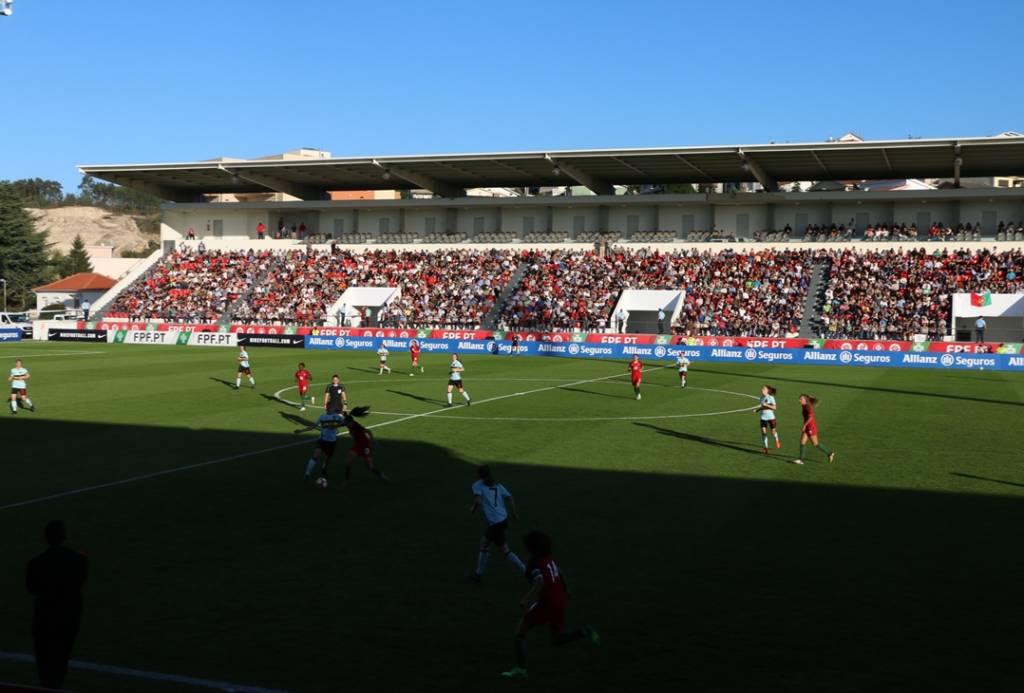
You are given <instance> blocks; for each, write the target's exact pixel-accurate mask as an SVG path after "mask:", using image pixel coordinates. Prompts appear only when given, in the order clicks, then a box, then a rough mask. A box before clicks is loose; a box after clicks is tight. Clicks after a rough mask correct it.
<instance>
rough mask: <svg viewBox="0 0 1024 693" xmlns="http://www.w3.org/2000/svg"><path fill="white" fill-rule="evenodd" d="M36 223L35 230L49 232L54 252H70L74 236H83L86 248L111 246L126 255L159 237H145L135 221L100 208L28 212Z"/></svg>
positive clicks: (65, 208) (57, 208)
mask: <svg viewBox="0 0 1024 693" xmlns="http://www.w3.org/2000/svg"><path fill="white" fill-rule="evenodd" d="M28 212H29V214H31V215H32V217H33V218H34V219H35V220H36V229H37V230H39V231H46V232H47V234H48V235H49V242H50V243H51V244H54V245H52V246H51V247H52V248H55V249H59V250H60V251H61V252H64V253H66V252H68V250H69V249H70V248H71V242H72V241H73V240H75V236H76V235H78V234H81V235H82V239H83V240H84V241H85V243H86V245H100V244H106V245H112V246H114V248H115V250H114V255H115V256H120V255H121V253H122V252H123V251H126V250H128V251H131V250H141V249H143V248H145V247H146V244H147V243H148V242H149V241H150V240H151V239H153V240H156V238H157V237H156V236H154V235H147V234H143V233H142V232H141V231H140V230H139V226H138V224H137V223H136V222H135V218H134V217H131V216H128V215H126V214H116V213H113V212H109V211H107V210H105V209H100V208H99V207H55V208H53V209H29V210H28Z"/></svg>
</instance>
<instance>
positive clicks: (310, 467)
mask: <svg viewBox="0 0 1024 693" xmlns="http://www.w3.org/2000/svg"><path fill="white" fill-rule="evenodd" d="M315 471H316V460H314V459H313V458H312V457H310V458H309V462H307V463H306V476H313V472H315Z"/></svg>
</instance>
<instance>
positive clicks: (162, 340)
mask: <svg viewBox="0 0 1024 693" xmlns="http://www.w3.org/2000/svg"><path fill="white" fill-rule="evenodd" d="M180 334H181V333H179V332H158V331H156V330H145V331H141V332H140V331H139V330H128V333H127V334H126V335H125V337H124V342H125V344H180V342H179V341H178V336H179V335H180ZM187 339H188V338H187V337H186V340H187Z"/></svg>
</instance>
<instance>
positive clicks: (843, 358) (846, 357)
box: [839, 351, 853, 363]
mask: <svg viewBox="0 0 1024 693" xmlns="http://www.w3.org/2000/svg"><path fill="white" fill-rule="evenodd" d="M839 361H840V362H841V363H850V362H852V361H853V354H851V353H850V352H849V351H843V352H840V354H839Z"/></svg>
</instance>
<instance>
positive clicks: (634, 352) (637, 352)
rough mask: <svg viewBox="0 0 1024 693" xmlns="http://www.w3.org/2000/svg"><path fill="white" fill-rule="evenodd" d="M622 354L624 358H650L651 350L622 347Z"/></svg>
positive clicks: (640, 347)
mask: <svg viewBox="0 0 1024 693" xmlns="http://www.w3.org/2000/svg"><path fill="white" fill-rule="evenodd" d="M622 353H623V355H625V356H650V355H651V353H652V349H651V348H650V347H642V346H624V347H622Z"/></svg>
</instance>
